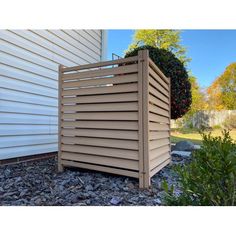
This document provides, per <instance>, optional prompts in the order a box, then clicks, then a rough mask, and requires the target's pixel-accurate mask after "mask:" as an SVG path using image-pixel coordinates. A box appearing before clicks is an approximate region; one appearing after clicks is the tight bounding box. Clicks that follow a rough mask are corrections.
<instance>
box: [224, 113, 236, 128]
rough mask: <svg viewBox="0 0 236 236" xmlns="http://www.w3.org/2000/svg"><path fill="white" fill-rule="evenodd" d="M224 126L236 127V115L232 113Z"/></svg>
mask: <svg viewBox="0 0 236 236" xmlns="http://www.w3.org/2000/svg"><path fill="white" fill-rule="evenodd" d="M224 127H225V128H227V129H236V115H230V116H228V117H227V118H226V119H225V122H224Z"/></svg>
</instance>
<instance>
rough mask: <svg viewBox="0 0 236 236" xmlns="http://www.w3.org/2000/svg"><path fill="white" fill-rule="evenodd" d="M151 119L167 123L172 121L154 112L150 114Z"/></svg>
mask: <svg viewBox="0 0 236 236" xmlns="http://www.w3.org/2000/svg"><path fill="white" fill-rule="evenodd" d="M149 120H150V121H154V122H162V123H166V124H169V123H170V120H169V118H167V117H164V116H159V115H156V114H153V113H150V114H149Z"/></svg>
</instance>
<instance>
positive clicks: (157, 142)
mask: <svg viewBox="0 0 236 236" xmlns="http://www.w3.org/2000/svg"><path fill="white" fill-rule="evenodd" d="M169 144H170V140H169V139H168V138H163V139H157V140H151V141H150V142H149V149H150V150H152V149H155V148H159V147H162V146H165V145H169Z"/></svg>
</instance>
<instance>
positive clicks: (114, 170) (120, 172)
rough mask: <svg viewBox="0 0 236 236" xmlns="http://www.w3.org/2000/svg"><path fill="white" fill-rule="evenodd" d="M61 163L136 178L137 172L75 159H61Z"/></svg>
mask: <svg viewBox="0 0 236 236" xmlns="http://www.w3.org/2000/svg"><path fill="white" fill-rule="evenodd" d="M62 163H63V165H64V166H74V167H79V168H83V169H89V170H97V171H101V172H107V173H112V174H116V175H124V176H129V177H133V178H138V173H137V172H134V171H128V170H122V169H118V168H111V167H107V166H99V165H91V164H85V163H82V162H75V161H66V160H62Z"/></svg>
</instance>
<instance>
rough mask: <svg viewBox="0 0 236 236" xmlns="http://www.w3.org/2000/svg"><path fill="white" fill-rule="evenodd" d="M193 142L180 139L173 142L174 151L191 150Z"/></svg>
mask: <svg viewBox="0 0 236 236" xmlns="http://www.w3.org/2000/svg"><path fill="white" fill-rule="evenodd" d="M193 150H194V144H193V143H192V142H190V141H180V142H178V143H176V144H175V146H174V151H193Z"/></svg>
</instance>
